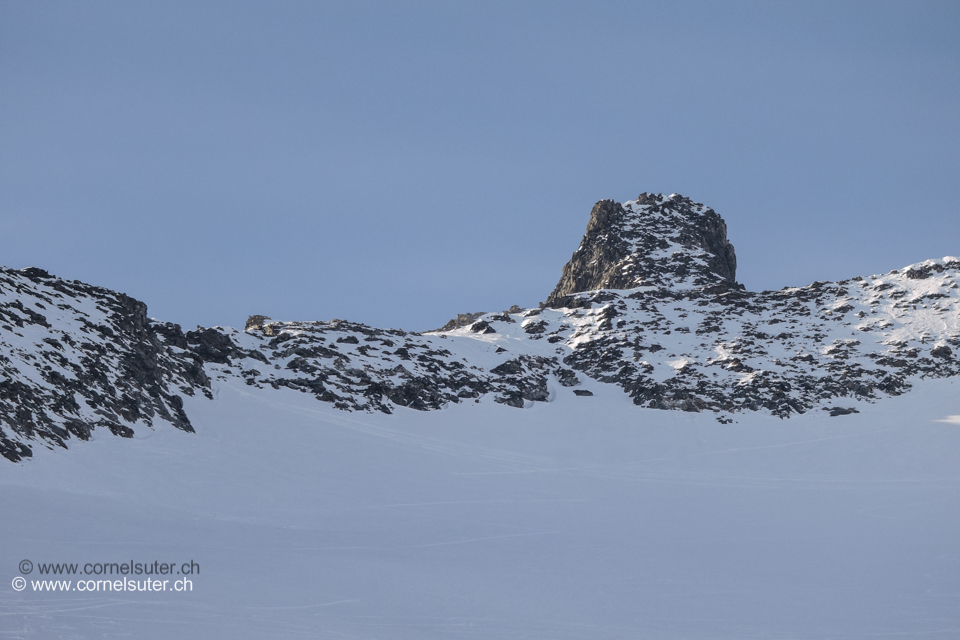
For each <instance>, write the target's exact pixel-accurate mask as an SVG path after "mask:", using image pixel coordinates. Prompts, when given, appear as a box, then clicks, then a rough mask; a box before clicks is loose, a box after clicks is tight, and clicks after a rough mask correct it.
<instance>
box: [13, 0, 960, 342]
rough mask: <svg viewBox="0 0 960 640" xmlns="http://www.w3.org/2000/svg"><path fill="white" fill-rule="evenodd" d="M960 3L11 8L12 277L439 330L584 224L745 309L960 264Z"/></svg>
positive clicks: (559, 258) (542, 277)
mask: <svg viewBox="0 0 960 640" xmlns="http://www.w3.org/2000/svg"><path fill="white" fill-rule="evenodd" d="M957 33H960V4H958V3H956V2H922V1H918V2H909V3H908V2H895V3H891V2H881V1H870V2H837V1H832V2H803V3H797V2H724V3H720V2H648V3H644V2H600V3H597V2H590V3H588V2H579V3H573V2H520V3H518V2H492V1H489V0H486V1H484V2H389V3H386V2H384V3H378V2H329V3H327V2H291V1H288V2H270V3H266V2H244V1H239V0H237V1H232V2H205V1H198V0H191V1H190V2H177V1H171V2H165V3H154V2H135V1H128V2H120V1H113V2H97V1H89V2H84V3H76V2H62V3H61V2H34V1H12V0H0V265H4V266H7V267H11V268H23V267H27V266H38V267H41V268H44V269H47V270H48V271H50V272H51V273H54V274H56V275H58V276H60V277H63V278H67V279H71V280H73V279H77V280H82V281H84V282H89V283H92V284H97V285H101V286H105V287H109V288H111V289H115V290H118V291H122V292H124V293H127V294H128V295H131V296H134V297H136V298H138V299H141V300H143V301H145V302H146V303H147V304H148V307H149V313H150V315H151V316H154V317H157V318H159V319H162V320H168V321H172V322H177V323H180V324H181V325H183V326H184V327H185V328H193V327H194V326H196V325H203V326H212V325H224V326H241V327H242V325H243V323H244V321H245V319H246V317H247V316H248V315H250V314H264V315H267V316H270V317H271V318H274V319H278V320H325V319H331V318H341V319H349V320H354V321H358V322H364V323H367V324H372V325H376V326H381V327H393V328H401V329H407V330H426V329H431V328H435V327H438V326H440V325H442V324H444V322H446V320H447V319H449V318H450V317H452V316H453V315H455V314H456V313H462V312H466V311H481V310H485V311H497V310H502V309H506V308H507V307H509V306H511V305H513V304H519V305H520V306H524V307H529V306H535V305H536V304H537V303H538V302H540V301H542V300H544V299H545V298H546V297H547V295H548V294H549V292H550V291H551V290H552V289H553V287H554V286H555V284H556V282H557V280H558V279H559V277H560V271H561V268H562V266H563V265H564V263H565V262H566V261H567V260H568V259H569V258H570V255H571V253H572V252H573V251H574V250H575V249H576V248H577V245H578V243H579V241H580V238H581V237H582V235H583V232H584V230H585V227H586V223H587V220H588V217H589V213H590V209H591V208H592V206H593V204H594V203H595V202H596V201H598V200H601V199H604V198H614V199H616V200H619V201H621V202H622V201H626V200H631V199H634V198H636V197H637V195H638V194H639V193H640V192H643V191H650V192H658V193H664V194H667V193H673V192H676V193H681V194H683V195H685V196H688V197H690V198H692V199H693V200H695V201H697V202H702V203H704V204H706V205H708V206H710V207H712V208H714V209H715V210H716V211H717V212H718V213H719V214H720V215H721V216H723V217H724V219H725V220H726V222H727V227H728V233H729V237H730V240H731V241H732V242H733V244H734V246H735V247H736V252H737V258H738V272H737V276H738V280H739V281H740V282H742V283H743V284H745V285H746V286H747V288H748V289H751V290H763V289H779V288H781V287H784V286H801V285H804V284H809V283H811V282H813V281H815V280H838V279H842V278H847V277H852V276H855V275H868V274H874V273H882V272H886V271H889V270H891V269H896V268H900V267H903V266H905V265H907V264H911V263H914V262H919V261H922V260H926V259H929V258H940V257H943V256H946V255H960V207H958V202H960V38H958V37H957Z"/></svg>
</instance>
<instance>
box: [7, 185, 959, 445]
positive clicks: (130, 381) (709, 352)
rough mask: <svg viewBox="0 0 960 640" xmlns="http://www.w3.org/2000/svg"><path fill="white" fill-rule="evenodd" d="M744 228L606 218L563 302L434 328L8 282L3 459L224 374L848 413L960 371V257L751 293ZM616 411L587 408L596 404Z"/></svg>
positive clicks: (102, 429) (703, 217) (354, 394)
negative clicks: (293, 318) (178, 310)
mask: <svg viewBox="0 0 960 640" xmlns="http://www.w3.org/2000/svg"><path fill="white" fill-rule="evenodd" d="M735 269H736V259H735V256H734V253H733V247H732V245H730V243H729V242H728V241H727V239H726V225H725V224H724V222H723V220H722V219H721V218H720V217H719V216H718V215H717V214H716V213H715V212H713V211H712V210H711V209H709V208H706V207H704V206H703V205H699V204H696V203H693V202H691V201H690V200H689V199H687V198H683V197H682V196H677V195H671V196H668V197H663V196H661V195H650V194H641V196H640V198H638V199H637V200H636V201H632V202H627V203H625V204H623V205H621V204H618V203H616V202H613V201H610V200H604V201H601V202H599V203H597V205H596V206H595V207H594V209H593V212H592V213H591V219H590V223H589V225H588V228H587V233H586V235H585V236H584V240H583V242H582V243H581V245H580V248H579V249H578V251H577V252H576V253H575V254H574V256H573V258H572V259H571V261H570V262H569V263H568V264H567V266H566V267H564V272H563V277H562V278H561V281H560V283H559V284H558V285H557V288H556V289H555V290H554V292H553V293H552V294H551V296H550V298H549V299H548V301H547V303H545V304H543V305H541V306H540V307H539V308H532V309H522V308H520V307H516V306H515V307H511V308H510V309H509V310H506V311H502V312H496V313H476V314H461V315H460V316H458V317H457V318H456V319H455V320H453V321H451V323H449V324H448V325H447V326H445V327H444V328H443V329H442V330H437V331H431V332H425V333H416V332H407V331H400V330H396V329H378V328H374V327H369V326H366V325H362V324H358V323H352V322H346V321H341V320H330V321H317V322H276V321H272V320H270V319H269V318H266V317H264V316H251V318H250V320H249V321H248V323H247V326H246V328H245V330H244V331H239V330H237V329H231V328H222V327H214V328H208V329H203V328H199V327H198V328H197V330H195V331H188V332H184V331H182V330H181V328H180V327H179V326H177V325H174V324H170V323H163V322H159V321H156V320H153V319H150V318H148V317H147V315H146V305H144V304H143V303H141V302H139V301H136V300H133V299H132V298H129V297H128V296H125V295H123V294H120V293H116V292H113V291H109V290H107V289H102V288H99V287H92V286H90V285H85V284H83V283H79V282H76V281H72V282H71V281H66V280H61V279H60V278H56V277H53V276H51V275H49V274H47V273H46V272H43V271H42V270H39V269H25V270H23V271H13V270H9V269H3V270H0V373H2V379H0V455H3V456H4V457H6V458H8V459H10V460H14V461H16V460H20V459H21V458H23V457H27V456H30V455H31V451H32V447H34V446H36V445H38V444H39V445H41V446H66V443H67V442H68V441H69V440H70V439H71V438H78V439H88V438H90V437H91V435H92V434H93V433H94V430H96V431H97V433H113V434H117V435H121V436H130V435H133V434H134V433H136V432H139V431H141V430H145V429H151V428H155V426H156V424H157V423H158V422H159V423H169V424H172V425H173V426H175V427H177V428H180V429H182V430H185V431H190V430H191V426H190V421H189V418H188V417H187V416H186V414H185V413H184V412H183V409H182V407H183V404H182V400H181V396H184V395H194V394H200V395H204V396H207V397H209V398H211V401H214V400H212V398H213V394H212V393H211V380H214V381H215V380H220V379H222V380H242V381H243V382H244V383H245V384H247V385H250V386H251V387H253V388H259V389H262V390H264V391H263V392H264V393H272V391H271V390H281V389H292V390H295V391H298V392H302V393H307V394H310V395H312V396H314V397H315V398H316V399H317V400H319V401H321V402H324V403H329V404H331V405H332V406H333V407H335V408H337V409H342V410H347V411H379V412H384V413H392V412H394V411H396V410H398V408H401V407H406V408H410V409H418V410H432V409H442V408H444V407H446V406H448V405H451V404H456V403H463V402H495V403H500V404H503V405H506V406H512V407H518V408H520V407H527V406H530V405H531V404H533V403H536V402H549V401H550V400H551V399H553V398H555V397H556V396H557V394H576V395H577V396H584V397H585V396H591V395H593V394H594V392H596V391H598V390H600V389H601V388H603V387H604V386H605V385H615V386H616V387H619V388H620V389H622V390H623V392H624V393H626V394H627V395H628V396H629V397H630V398H631V399H632V400H633V402H634V403H635V404H637V405H639V406H643V407H650V408H658V409H680V410H685V411H711V412H715V414H716V417H717V419H718V420H719V421H720V422H727V421H729V420H732V419H733V418H734V417H735V415H736V414H737V413H738V412H743V411H764V412H768V413H771V414H773V415H777V416H780V417H788V416H790V415H794V414H799V413H804V412H807V411H810V410H829V411H830V414H831V415H842V414H844V413H849V412H853V411H856V410H857V409H856V407H857V406H858V404H860V403H870V402H877V401H880V400H882V399H883V398H885V397H888V396H891V395H898V394H902V393H904V392H906V391H909V390H910V389H911V387H912V386H913V385H914V384H916V383H917V381H918V380H920V379H922V378H924V377H947V376H956V375H960V360H958V358H957V352H958V350H960V294H958V291H960V260H958V259H957V258H953V257H947V258H943V259H941V260H928V261H925V262H921V263H917V264H914V265H910V266H908V267H906V268H904V269H900V270H895V271H892V272H890V273H887V274H882V275H875V276H871V277H867V278H862V277H857V278H852V279H848V280H841V281H839V282H815V283H813V284H811V285H809V286H806V287H798V288H784V289H782V290H779V291H764V292H759V293H755V292H748V291H745V290H744V289H743V287H741V286H740V285H737V284H736V281H735ZM593 401H597V399H596V398H594V399H592V400H591V399H584V400H583V402H593Z"/></svg>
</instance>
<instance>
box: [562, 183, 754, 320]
mask: <svg viewBox="0 0 960 640" xmlns="http://www.w3.org/2000/svg"><path fill="white" fill-rule="evenodd" d="M736 275H737V258H736V254H735V253H734V250H733V245H732V244H730V243H729V242H728V241H727V226H726V224H725V223H724V222H723V219H722V218H721V217H720V216H719V215H717V213H716V212H714V211H713V209H710V208H708V207H704V206H703V205H702V204H698V203H695V202H692V201H691V200H690V199H689V198H685V197H683V196H680V195H677V194H673V195H670V196H667V197H666V198H664V197H663V196H662V195H659V194H658V195H653V194H647V193H642V194H640V197H638V198H637V199H636V200H634V201H632V202H626V203H624V204H622V205H621V204H620V203H618V202H615V201H613V200H601V201H600V202H598V203H597V204H596V205H595V206H594V207H593V211H591V212H590V222H589V223H588V224H587V232H586V234H585V235H584V236H583V240H582V241H581V243H580V247H579V248H578V249H577V250H576V252H575V253H574V254H573V257H572V258H570V262H568V263H567V264H566V265H565V266H564V267H563V275H562V276H561V278H560V282H559V283H558V284H557V286H556V288H555V289H554V290H553V293H551V294H550V296H549V297H548V298H547V305H549V306H558V305H559V306H562V305H563V298H565V297H567V296H569V295H571V294H574V293H581V292H585V291H594V290H597V289H635V288H637V287H661V288H665V289H673V290H679V289H691V288H703V287H709V286H717V285H720V286H722V287H730V286H735V285H736Z"/></svg>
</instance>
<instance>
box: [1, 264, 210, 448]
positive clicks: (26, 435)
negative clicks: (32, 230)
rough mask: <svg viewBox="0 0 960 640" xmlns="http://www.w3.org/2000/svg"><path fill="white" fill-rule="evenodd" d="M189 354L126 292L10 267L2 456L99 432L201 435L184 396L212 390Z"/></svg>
mask: <svg viewBox="0 0 960 640" xmlns="http://www.w3.org/2000/svg"><path fill="white" fill-rule="evenodd" d="M168 340H170V341H171V342H177V341H178V340H179V341H181V342H182V345H183V347H184V348H183V349H177V348H173V347H169V346H167V341H168ZM185 347H187V344H186V340H185V338H184V336H183V333H182V332H181V331H180V328H179V327H178V326H176V325H169V324H168V325H157V324H156V323H153V322H151V321H150V320H149V319H148V318H147V307H146V305H145V304H143V303H142V302H140V301H138V300H134V299H133V298H130V297H128V296H125V295H123V294H122V293H116V292H114V291H110V290H108V289H103V288H100V287H93V286H90V285H85V284H82V283H79V282H76V281H74V282H68V281H66V280H61V279H60V278H55V277H53V276H50V274H48V273H47V272H45V271H43V270H41V269H36V268H30V269H24V270H23V271H13V270H10V269H0V455H2V456H4V457H5V458H7V459H9V460H13V461H16V460H19V459H21V458H23V457H26V456H30V455H31V445H30V441H39V442H43V443H52V444H54V445H59V446H66V445H65V441H66V440H68V439H70V438H71V437H74V438H79V439H81V440H87V439H89V438H90V435H91V432H92V430H93V429H95V428H98V427H104V428H106V429H108V430H109V431H110V432H111V433H113V434H115V435H120V436H126V437H130V436H132V435H133V429H135V428H138V426H150V425H151V424H152V423H153V420H154V419H155V418H160V419H162V420H165V421H167V422H169V423H170V424H172V425H173V426H175V427H177V428H178V429H182V430H184V431H193V427H192V426H191V425H190V420H189V418H188V417H187V415H186V414H185V413H184V411H183V400H182V398H181V397H180V394H181V393H182V394H186V395H192V394H193V393H194V392H195V390H197V389H200V390H204V391H205V390H206V387H207V385H208V384H209V383H208V380H207V376H206V374H205V373H204V370H203V362H202V360H200V359H199V358H196V357H195V356H193V355H192V354H191V353H189V352H188V351H186V349H185Z"/></svg>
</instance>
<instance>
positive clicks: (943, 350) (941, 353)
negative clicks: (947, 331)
mask: <svg viewBox="0 0 960 640" xmlns="http://www.w3.org/2000/svg"><path fill="white" fill-rule="evenodd" d="M930 355H932V356H933V357H934V358H952V357H953V349H951V348H950V347H948V346H947V345H945V344H944V345H940V346H939V347H934V348H933V349H931V350H930Z"/></svg>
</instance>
